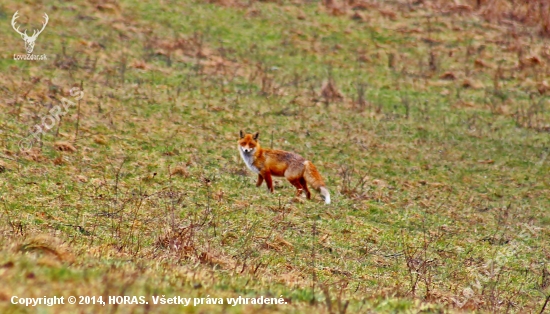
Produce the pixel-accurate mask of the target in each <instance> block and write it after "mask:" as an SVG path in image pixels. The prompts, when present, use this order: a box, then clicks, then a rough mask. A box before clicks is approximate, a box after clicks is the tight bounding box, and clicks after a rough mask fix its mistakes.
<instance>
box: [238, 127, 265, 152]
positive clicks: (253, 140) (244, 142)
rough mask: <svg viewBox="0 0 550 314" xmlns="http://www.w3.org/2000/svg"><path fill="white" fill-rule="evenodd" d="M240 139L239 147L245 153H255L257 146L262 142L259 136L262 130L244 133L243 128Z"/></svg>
mask: <svg viewBox="0 0 550 314" xmlns="http://www.w3.org/2000/svg"><path fill="white" fill-rule="evenodd" d="M239 135H240V137H241V138H240V139H239V149H240V150H241V152H242V153H244V154H254V152H255V151H256V148H258V147H259V146H260V143H258V136H260V132H256V133H254V134H244V133H243V131H242V130H241V131H240V133H239Z"/></svg>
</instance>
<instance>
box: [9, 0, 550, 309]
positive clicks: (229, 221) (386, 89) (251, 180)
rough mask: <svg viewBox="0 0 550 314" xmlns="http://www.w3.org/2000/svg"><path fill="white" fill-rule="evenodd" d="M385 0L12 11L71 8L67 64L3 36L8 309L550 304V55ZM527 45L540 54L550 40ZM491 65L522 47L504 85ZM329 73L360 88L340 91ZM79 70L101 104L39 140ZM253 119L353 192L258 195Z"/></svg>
mask: <svg viewBox="0 0 550 314" xmlns="http://www.w3.org/2000/svg"><path fill="white" fill-rule="evenodd" d="M386 6H389V5H383V4H379V7H378V8H374V9H372V10H368V11H362V14H363V16H365V17H366V21H356V20H353V19H351V18H350V15H351V14H353V12H348V13H346V14H345V15H342V16H333V15H331V14H329V13H328V12H327V11H326V10H325V9H323V7H322V6H321V5H320V4H317V3H311V4H291V3H286V2H283V3H271V2H267V3H264V2H257V3H253V4H252V5H250V6H244V7H240V6H223V5H218V4H214V3H212V4H208V3H203V2H195V1H184V2H183V3H180V2H178V3H177V4H176V3H173V2H170V1H165V2H161V3H155V4H153V3H149V2H138V1H121V2H120V3H117V2H97V3H95V4H92V3H91V2H82V1H73V2H58V1H53V2H51V3H48V4H47V5H38V4H37V5H34V6H29V7H28V8H25V7H22V6H20V5H16V4H15V3H7V4H3V5H2V6H0V21H1V22H2V23H1V24H4V25H9V22H10V17H11V15H12V14H13V12H15V11H16V10H18V9H19V10H20V15H21V16H25V19H26V18H27V16H28V20H29V21H31V25H35V24H36V25H39V22H38V20H36V19H38V18H39V16H40V15H41V13H40V12H42V11H44V12H47V13H48V14H49V16H50V24H49V25H48V26H47V28H46V30H45V31H44V33H43V34H41V35H40V37H39V38H38V40H37V44H36V48H35V53H37V54H41V53H46V54H48V58H49V61H47V62H23V61H14V60H13V58H12V55H13V54H14V53H22V52H23V51H24V50H23V42H22V40H21V39H20V38H19V37H18V36H17V35H16V34H15V33H14V32H13V30H11V29H10V28H9V27H3V28H0V36H1V37H2V38H6V43H5V44H4V45H3V46H2V47H0V55H1V56H2V58H0V70H1V71H2V73H4V75H3V76H0V97H1V101H0V107H1V110H0V130H1V131H2V132H1V133H0V145H1V147H2V151H0V154H1V155H0V169H2V167H4V169H5V170H4V171H0V195H1V196H0V198H1V200H0V201H1V202H0V203H1V204H0V212H1V213H2V214H1V215H0V221H1V223H0V233H1V234H2V236H1V237H0V244H1V246H0V248H1V249H0V277H1V278H2V283H3V284H2V285H1V286H0V309H1V311H2V312H13V313H26V312H34V311H35V309H33V308H25V307H23V306H20V305H12V304H10V298H11V297H12V296H14V295H17V296H20V297H42V296H44V295H46V296H54V295H57V296H65V297H68V296H69V295H74V296H78V295H88V296H103V298H104V299H107V298H108V296H125V295H126V296H141V295H143V296H147V298H148V300H149V301H150V296H161V295H165V296H166V297H172V296H182V297H191V298H206V297H207V296H210V297H215V298H229V297H231V298H232V297H238V296H243V297H259V296H264V297H279V296H281V295H282V296H283V297H284V298H285V301H286V302H287V303H288V304H286V305H268V306H263V307H260V306H252V305H240V306H235V307H232V306H228V305H227V304H226V305H222V306H220V305H201V306H197V307H184V306H179V305H152V304H151V302H150V304H149V305H147V306H145V305H118V306H115V305H106V306H105V307H103V306H101V305H64V306H56V307H51V308H49V307H40V308H38V309H36V311H38V312H45V313H54V312H55V313H60V312H63V313H72V312H75V311H84V312H120V313H134V312H137V313H142V312H143V313H145V312H149V311H152V312H174V313H180V312H182V311H183V312H189V313H211V312H220V313H221V312H229V313H243V312H244V313H248V312H258V311H263V312H283V313H304V312H312V313H341V312H348V313H359V312H369V311H371V312H377V313H379V312H381V313H396V312H411V313H412V312H414V313H416V312H430V313H432V312H461V311H478V312H506V311H508V312H513V313H524V312H537V313H538V312H539V311H540V310H541V309H542V307H543V304H544V301H545V298H546V296H547V295H548V293H549V292H548V288H547V287H546V285H547V284H545V283H544V278H545V277H544V274H545V273H547V270H545V269H547V268H548V267H547V266H546V265H545V263H544V261H545V260H546V259H547V257H548V252H549V244H550V243H549V241H548V239H550V237H549V234H548V226H549V223H550V216H549V214H548V210H547V209H548V207H549V205H550V201H549V200H548V193H549V181H548V178H547V174H548V171H549V170H550V169H549V168H550V165H549V163H548V160H547V156H548V151H547V147H548V145H549V139H548V134H547V133H545V132H544V128H545V126H546V125H547V124H548V121H549V118H550V117H549V116H548V113H547V112H546V111H545V109H546V107H547V104H548V102H547V98H546V97H547V96H545V95H541V94H539V93H538V92H537V89H536V84H537V83H540V82H541V81H542V79H543V78H544V73H547V72H548V70H549V68H548V64H549V63H550V62H543V63H542V65H539V66H534V67H526V68H523V69H521V68H519V67H518V68H511V67H510V64H514V62H516V61H517V53H516V52H514V51H511V50H510V49H508V48H507V45H508V44H511V41H504V42H495V40H493V39H494V38H507V37H510V34H509V33H506V31H505V30H496V29H495V27H493V26H491V25H490V24H487V23H486V22H483V21H482V20H479V19H478V18H477V17H475V16H473V15H468V14H467V15H464V16H458V15H451V16H446V15H443V14H437V13H434V12H431V13H430V11H426V10H424V9H418V10H415V11H410V12H408V11H407V9H406V8H405V7H401V6H398V5H395V6H391V7H390V8H392V10H394V11H395V12H397V18H396V20H395V21H394V20H390V19H387V18H385V17H383V16H382V15H381V14H380V12H379V11H378V9H383V8H386ZM31 8H32V10H31ZM428 13H430V14H435V15H434V16H435V17H434V20H433V21H432V22H433V23H432V24H431V25H432V26H431V28H432V31H431V32H428V31H427V30H428V28H429V27H428V22H427V19H426V17H425V16H426V14H428ZM25 19H23V18H21V20H22V23H23V22H24V21H26V20H25ZM451 19H453V20H454V21H453V22H452V25H454V26H455V29H453V27H451ZM413 28H418V29H420V32H409V33H407V32H403V31H402V30H403V29H409V30H410V29H413ZM400 30H401V31H400ZM121 38H122V40H121ZM426 38H431V39H433V40H435V41H437V42H438V43H437V42H436V43H435V44H433V45H430V44H429V43H427V41H426V40H425V39H426ZM521 38H523V37H521ZM523 39H524V38H523ZM526 42H528V44H527V43H525V45H526V47H528V48H529V49H530V51H533V53H535V54H537V53H538V54H540V55H541V56H542V55H543V54H542V51H543V49H544V47H547V46H545V45H547V44H548V43H547V42H546V41H544V40H543V39H540V40H538V39H537V40H535V41H531V42H529V41H526ZM469 46H471V47H473V48H474V49H473V50H472V49H471V50H472V51H473V52H471V53H470V55H468V54H467V50H468V49H469V48H468V47H469ZM481 46H484V47H485V48H483V49H480V47H481ZM63 47H64V48H63ZM63 49H64V51H65V52H64V53H63ZM430 53H434V54H435V56H436V57H435V58H436V61H437V62H436V64H437V66H436V67H435V68H434V69H430V66H429V59H430ZM390 55H393V56H394V58H395V59H394V64H393V67H389V58H390V57H389V56H390ZM476 59H482V60H484V61H489V62H494V63H496V60H498V59H503V60H505V62H504V64H505V67H510V68H506V69H505V71H508V72H506V73H505V74H503V77H502V78H499V79H498V84H499V86H500V87H499V88H500V91H494V87H493V86H494V77H495V71H496V69H491V68H487V67H481V68H480V67H477V68H476V67H475V65H474V61H475V60H476ZM547 61H548V60H547ZM445 72H452V73H453V74H455V75H456V76H457V79H456V80H454V81H453V80H451V81H446V80H441V79H440V77H441V76H442V75H443V74H444V73H445ZM465 78H469V79H471V80H473V81H475V82H479V83H481V84H483V87H481V88H466V87H463V82H464V79H465ZM329 79H331V80H332V81H333V82H334V84H335V85H336V87H337V89H338V90H339V92H341V94H342V95H343V99H333V100H328V101H327V100H326V99H325V98H324V97H323V96H322V92H321V88H322V86H323V83H324V82H326V81H328V80H329ZM81 82H82V84H83V86H84V99H83V100H82V101H81V102H80V116H79V117H78V114H77V112H78V111H77V108H76V107H72V108H71V109H70V112H69V114H68V115H67V116H65V117H64V118H63V119H62V121H61V122H60V123H58V124H56V126H55V127H54V128H53V129H52V130H50V131H48V132H46V133H45V134H44V135H43V137H42V142H41V143H36V144H35V145H34V148H33V150H32V151H30V152H22V151H20V149H19V147H18V142H19V140H20V139H21V138H24V137H26V136H28V135H29V129H30V128H31V127H32V126H33V125H34V124H36V123H39V121H40V119H41V117H44V116H45V115H47V113H48V111H49V108H50V107H51V106H54V105H56V104H59V102H60V100H61V98H62V97H67V98H69V99H70V98H71V97H70V96H69V94H68V91H69V89H70V88H71V87H72V86H78V85H80V84H81ZM361 84H363V85H364V95H363V96H364V100H365V105H364V106H361V105H359V104H357V101H356V100H357V99H358V98H359V96H358V95H359V91H358V86H359V85H361ZM56 90H58V91H59V92H57V93H56V92H55V91H56ZM499 93H500V94H499ZM530 95H531V96H530ZM491 99H493V100H494V104H495V105H494V106H495V108H493V109H491ZM539 101H540V103H541V104H542V106H541V108H542V109H538V110H536V109H537V107H536V106H534V105H533V104H534V103H537V102H539ZM77 121H79V122H78V123H79V131H78V137H75V134H76V125H77ZM529 121H530V124H529ZM240 129H243V130H245V131H249V132H252V131H260V141H261V144H262V145H263V146H265V147H270V146H273V147H274V148H279V149H284V150H289V151H294V152H297V153H299V154H301V155H303V156H304V157H305V158H307V159H309V160H311V161H312V162H314V163H315V165H316V166H317V167H318V168H319V170H320V172H321V173H322V175H323V176H324V177H325V179H326V181H327V187H328V188H329V190H330V191H331V196H332V200H333V204H331V205H329V206H326V205H324V204H323V202H322V200H321V199H320V197H319V195H318V194H316V193H314V195H313V200H312V201H307V200H302V199H296V198H293V195H294V190H293V187H292V186H291V185H290V184H289V183H288V182H285V180H283V179H277V180H276V183H275V193H274V194H268V193H267V192H266V191H265V186H262V187H261V188H256V187H255V177H254V176H253V175H252V174H251V173H250V172H249V171H248V170H247V169H246V167H245V165H244V163H243V162H242V160H241V159H240V157H239V155H238V153H237V150H236V145H237V143H236V142H237V137H238V132H239V130H240ZM64 143H71V144H72V145H73V146H74V148H76V151H74V152H71V151H60V149H59V147H60V145H61V146H63V145H66V144H64ZM69 150H70V148H69ZM176 169H177V171H175V170H176ZM470 292H471V293H470ZM328 300H330V302H328ZM329 304H330V305H329ZM344 308H345V309H344Z"/></svg>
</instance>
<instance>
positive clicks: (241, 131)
mask: <svg viewBox="0 0 550 314" xmlns="http://www.w3.org/2000/svg"><path fill="white" fill-rule="evenodd" d="M239 135H240V136H241V138H243V137H244V133H243V130H240V131H239Z"/></svg>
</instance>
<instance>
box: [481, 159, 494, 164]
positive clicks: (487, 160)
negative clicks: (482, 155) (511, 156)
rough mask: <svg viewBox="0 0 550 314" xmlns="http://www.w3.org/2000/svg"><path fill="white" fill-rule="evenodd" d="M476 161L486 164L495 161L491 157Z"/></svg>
mask: <svg viewBox="0 0 550 314" xmlns="http://www.w3.org/2000/svg"><path fill="white" fill-rule="evenodd" d="M477 162H478V163H479V164H486V165H491V164H494V163H495V161H494V160H492V159H485V160H478V161H477Z"/></svg>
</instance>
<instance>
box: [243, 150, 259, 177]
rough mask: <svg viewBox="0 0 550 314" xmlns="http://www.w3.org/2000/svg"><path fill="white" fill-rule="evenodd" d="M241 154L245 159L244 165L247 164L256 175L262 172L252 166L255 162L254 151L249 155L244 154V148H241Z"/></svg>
mask: <svg viewBox="0 0 550 314" xmlns="http://www.w3.org/2000/svg"><path fill="white" fill-rule="evenodd" d="M239 153H241V157H242V158H243V160H244V163H245V164H246V166H247V167H248V169H250V170H252V171H254V173H260V170H258V168H256V167H255V166H254V165H253V164H252V163H253V162H254V151H252V152H250V153H248V154H247V153H245V152H243V149H242V147H241V146H239Z"/></svg>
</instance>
